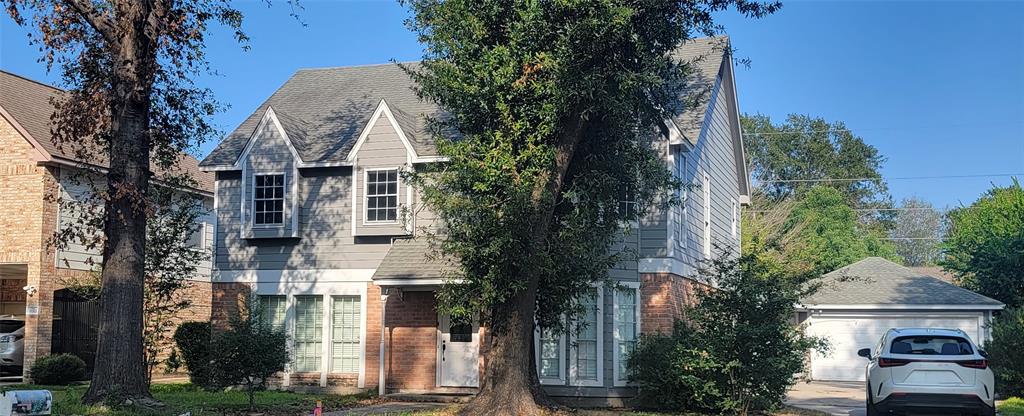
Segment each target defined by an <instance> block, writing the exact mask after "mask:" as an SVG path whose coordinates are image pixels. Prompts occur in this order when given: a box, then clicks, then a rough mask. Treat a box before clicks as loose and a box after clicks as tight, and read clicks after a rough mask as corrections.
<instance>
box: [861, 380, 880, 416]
mask: <svg viewBox="0 0 1024 416" xmlns="http://www.w3.org/2000/svg"><path fill="white" fill-rule="evenodd" d="M865 396H866V397H867V400H865V402H866V403H865V404H864V408H865V409H866V410H867V416H878V415H879V413H878V408H877V407H875V401H874V400H872V399H871V386H868V391H867V394H866V395H865Z"/></svg>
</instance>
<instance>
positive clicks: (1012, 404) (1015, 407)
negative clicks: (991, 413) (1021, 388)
mask: <svg viewBox="0 0 1024 416" xmlns="http://www.w3.org/2000/svg"><path fill="white" fill-rule="evenodd" d="M996 408H997V409H998V410H999V413H1000V414H1002V415H1008V416H1016V415H1020V416H1024V399H1021V398H1020V397H1011V398H1009V399H1006V400H1003V402H1002V403H999V404H997V405H996Z"/></svg>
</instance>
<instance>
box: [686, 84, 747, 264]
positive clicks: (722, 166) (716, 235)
mask: <svg viewBox="0 0 1024 416" xmlns="http://www.w3.org/2000/svg"><path fill="white" fill-rule="evenodd" d="M722 81H723V80H722V78H721V77H719V78H718V79H717V81H716V83H715V89H714V90H713V93H712V95H711V102H710V103H709V106H708V114H707V116H706V118H705V119H704V126H703V128H702V129H701V135H700V138H699V139H698V141H697V145H696V146H695V147H694V149H693V150H692V151H691V152H689V154H687V155H686V156H687V164H686V169H687V172H686V176H685V177H684V180H685V181H687V182H688V183H691V184H694V185H695V187H694V188H693V189H692V190H691V191H690V192H689V198H687V201H686V215H684V219H685V220H686V221H687V223H688V224H689V225H688V227H686V228H688V229H689V230H690V231H689V232H687V233H686V234H687V235H686V237H685V238H686V247H685V249H677V250H675V257H676V258H677V259H679V260H682V261H683V262H684V263H686V264H691V265H694V266H696V265H698V264H699V262H700V261H701V260H704V226H703V223H704V204H705V203H706V201H704V190H703V189H702V188H701V187H700V186H701V182H702V178H701V175H702V173H704V172H706V173H707V175H708V177H709V180H710V185H711V192H710V195H711V201H710V202H709V203H710V204H711V210H710V212H711V242H712V245H713V246H714V245H716V244H717V245H719V246H721V247H724V248H725V249H727V250H736V251H738V249H739V229H738V227H737V234H736V237H733V235H732V230H731V228H732V227H731V225H732V209H733V208H732V204H733V202H734V201H735V202H736V203H737V204H738V203H739V188H738V187H737V185H736V184H737V180H738V179H737V176H736V159H735V157H734V149H733V140H732V134H733V133H732V132H733V130H732V128H731V125H730V120H731V119H732V117H730V115H729V114H730V112H733V111H735V110H734V109H733V107H732V105H731V101H732V91H731V89H730V85H729V83H728V82H722ZM712 251H713V253H712V255H714V247H713V248H712Z"/></svg>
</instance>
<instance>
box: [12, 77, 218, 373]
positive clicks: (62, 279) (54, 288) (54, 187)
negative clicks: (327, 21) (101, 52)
mask: <svg viewBox="0 0 1024 416" xmlns="http://www.w3.org/2000/svg"><path fill="white" fill-rule="evenodd" d="M61 93H62V91H61V90H59V89H56V88H53V87H51V86H48V85H45V84H42V83H39V82H36V81H32V80H29V79H26V78H23V77H20V76H18V75H15V74H11V73H8V72H3V71H0V212H3V213H4V215H2V216H0V315H14V316H15V317H18V318H20V317H24V319H25V338H24V368H25V369H27V368H29V366H31V363H32V362H33V361H35V360H36V359H37V358H39V357H41V356H45V355H48V354H50V353H55V352H62V351H69V352H74V353H77V354H80V355H83V358H84V359H86V361H87V362H90V363H91V360H90V358H91V357H92V356H93V354H94V348H95V342H96V331H95V329H96V328H97V325H99V322H98V316H95V313H93V314H90V313H71V312H70V309H63V310H67V311H69V312H68V313H67V314H70V315H74V316H62V314H61V312H60V310H58V311H56V312H55V310H54V308H55V298H56V299H57V302H56V303H57V304H58V305H57V306H60V304H61V302H62V299H68V300H69V302H70V303H75V304H78V305H79V306H80V307H79V309H77V311H78V312H83V311H86V312H87V311H92V312H95V309H96V307H95V306H92V307H89V306H88V305H87V304H88V302H82V299H76V298H77V297H76V296H74V295H73V294H70V293H68V291H67V290H64V289H65V285H66V284H67V283H69V282H75V281H76V280H80V279H85V278H88V277H89V275H90V273H92V270H93V269H94V264H98V263H99V261H100V260H101V259H100V253H99V252H98V251H97V250H92V249H88V248H86V247H84V246H83V245H82V244H77V243H76V242H71V244H68V245H67V247H66V248H64V249H60V250H56V249H54V248H53V247H51V245H50V244H49V242H50V239H51V237H52V236H53V235H54V233H55V232H56V231H57V230H58V227H62V226H67V224H68V223H69V221H70V218H69V215H71V214H69V213H68V212H64V211H70V210H62V209H61V207H62V206H63V207H69V206H71V205H69V204H73V199H74V198H79V197H81V196H82V195H84V193H85V192H89V188H88V186H86V185H83V184H81V183H79V182H80V181H76V180H72V179H71V178H72V176H75V175H72V174H71V173H73V172H76V171H80V169H81V168H82V167H83V162H82V161H80V160H76V158H75V156H74V152H73V151H71V150H70V148H72V146H70V145H66V146H56V145H55V144H54V143H53V140H52V136H51V123H50V117H51V115H52V114H53V113H54V107H53V106H52V104H51V101H50V100H51V98H54V97H57V96H59V95H60V94H61ZM197 165H198V161H197V160H195V158H192V157H186V158H184V159H183V161H182V167H183V168H184V169H186V171H188V172H190V173H192V174H193V176H194V178H195V179H196V180H197V182H198V183H199V186H200V188H202V189H194V190H191V191H192V192H194V193H196V194H197V195H201V196H202V197H203V198H204V200H205V201H206V203H207V205H208V206H209V207H210V209H211V213H210V215H206V216H205V217H204V218H203V221H204V223H203V225H202V226H201V227H200V231H198V232H197V235H196V236H195V237H194V238H195V239H196V241H197V242H198V244H199V245H201V246H202V247H203V248H204V249H208V246H209V245H210V244H208V243H205V242H210V241H212V238H213V230H214V225H213V216H212V207H213V175H211V174H208V173H205V172H200V171H199V170H198V169H197ZM95 167H97V168H101V169H102V168H103V166H95ZM60 201H65V202H66V203H61V202H60ZM90 259H91V260H90ZM210 269H211V265H210V261H207V262H204V263H203V264H200V270H201V271H200V275H199V276H194V277H190V279H189V280H190V281H191V283H192V288H191V289H190V290H189V291H188V292H187V293H186V294H185V296H188V297H189V298H190V299H192V301H193V306H192V307H191V308H190V309H188V310H186V311H185V313H183V314H182V319H194V320H203V321H205V320H207V319H209V316H210V298H211V292H210V283H209V276H210ZM26 286H28V287H31V288H34V291H31V292H29V291H26V290H23V288H24V287H26ZM71 326H74V327H75V328H76V331H75V332H76V333H75V334H73V335H69V334H63V335H61V334H55V332H60V328H69V329H70V328H71ZM55 328H56V329H57V330H56V331H55ZM61 346H62V347H61ZM62 348H63V350H62ZM6 349H7V346H6V345H4V344H2V343H0V357H3V352H4V351H5V350H6ZM16 364H19V363H7V362H3V361H2V359H0V365H5V366H6V365H16Z"/></svg>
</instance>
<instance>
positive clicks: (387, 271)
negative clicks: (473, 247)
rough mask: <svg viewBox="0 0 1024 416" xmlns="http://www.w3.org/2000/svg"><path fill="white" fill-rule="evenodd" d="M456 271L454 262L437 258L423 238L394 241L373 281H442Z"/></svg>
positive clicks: (374, 274)
mask: <svg viewBox="0 0 1024 416" xmlns="http://www.w3.org/2000/svg"><path fill="white" fill-rule="evenodd" d="M457 270H458V266H457V265H456V264H455V262H454V261H451V260H448V259H446V258H439V257H438V255H437V254H436V253H435V252H434V248H433V247H432V246H431V244H430V242H429V241H428V240H427V239H425V238H415V239H400V240H395V242H394V243H393V244H392V245H391V250H389V251H388V254H387V255H386V256H384V260H383V261H381V263H380V266H379V267H377V271H376V272H374V273H373V280H379V279H442V278H450V277H451V274H452V273H454V272H456V271H457Z"/></svg>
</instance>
